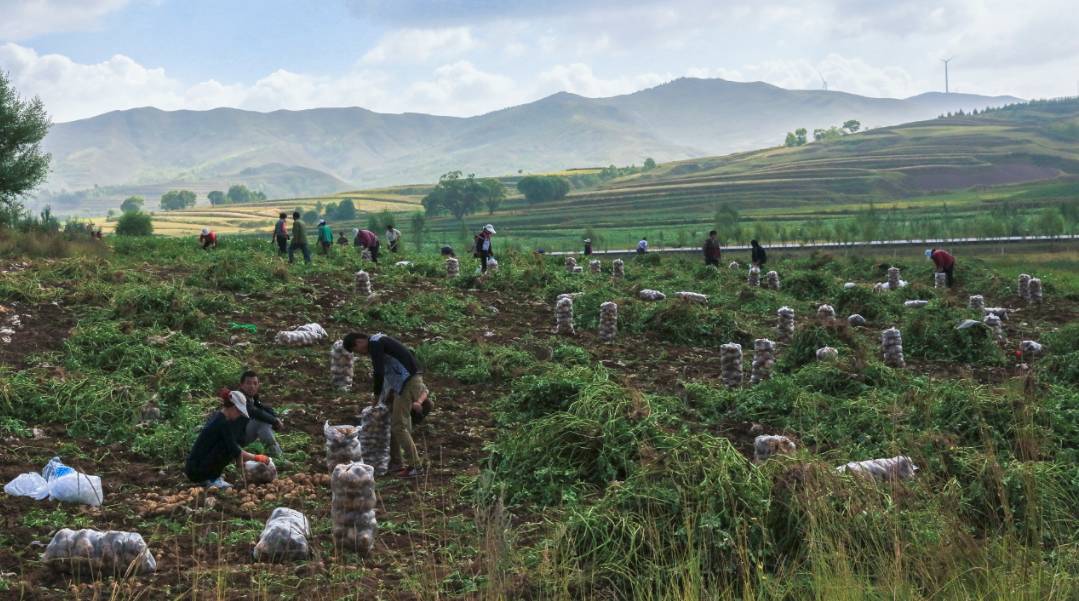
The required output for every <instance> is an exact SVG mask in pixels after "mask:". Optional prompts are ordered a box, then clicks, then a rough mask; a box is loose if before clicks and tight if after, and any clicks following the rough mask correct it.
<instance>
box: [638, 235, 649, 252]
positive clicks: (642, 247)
mask: <svg viewBox="0 0 1079 601" xmlns="http://www.w3.org/2000/svg"><path fill="white" fill-rule="evenodd" d="M646 252H648V238H641V241H640V242H638V243H637V254H638V255H643V254H644V253H646Z"/></svg>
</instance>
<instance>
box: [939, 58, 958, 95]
mask: <svg viewBox="0 0 1079 601" xmlns="http://www.w3.org/2000/svg"><path fill="white" fill-rule="evenodd" d="M953 58H955V57H954V56H949V57H948V58H942V59H940V62H942V63H944V93H945V94H947V93H949V90H948V63H950V62H952V59H953Z"/></svg>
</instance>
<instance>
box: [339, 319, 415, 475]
mask: <svg viewBox="0 0 1079 601" xmlns="http://www.w3.org/2000/svg"><path fill="white" fill-rule="evenodd" d="M343 345H344V347H345V350H347V351H349V352H350V353H366V354H367V355H368V356H369V357H371V371H372V374H371V378H372V380H373V381H374V394H375V396H376V397H377V398H378V400H379V401H383V400H389V399H390V397H392V402H388V403H386V404H387V405H389V407H390V469H391V470H392V471H393V472H394V473H395V474H396V475H397V476H398V477H401V478H411V477H414V476H418V475H419V474H420V473H422V468H421V465H420V455H419V452H417V450H416V443H415V442H414V441H413V440H412V423H413V421H417V420H416V419H415V418H416V417H419V420H418V421H422V420H423V418H424V417H426V416H427V414H428V413H429V412H430V411H431V408H432V407H433V403H432V402H431V400H430V398H429V396H428V391H427V386H425V385H424V384H423V367H422V366H421V365H420V362H419V360H418V359H416V355H415V354H414V353H413V352H412V351H411V350H409V348H408V347H406V346H405V345H403V344H401V343H400V342H399V341H397V340H396V339H394V338H391V337H389V336H386V335H385V334H381V333H379V334H374V335H373V336H368V335H366V334H356V333H353V334H349V335H347V336H345V339H344V341H343ZM402 450H403V451H404V455H405V457H404V460H406V461H407V462H408V463H403V462H402V457H401V453H402Z"/></svg>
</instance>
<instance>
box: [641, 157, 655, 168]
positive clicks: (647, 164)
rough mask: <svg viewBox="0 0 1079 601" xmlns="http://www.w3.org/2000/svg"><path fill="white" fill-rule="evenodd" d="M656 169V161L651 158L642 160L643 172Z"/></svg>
mask: <svg viewBox="0 0 1079 601" xmlns="http://www.w3.org/2000/svg"><path fill="white" fill-rule="evenodd" d="M655 168H656V160H655V159H653V158H652V157H648V158H647V159H645V160H644V170H645V171H651V170H653V169H655Z"/></svg>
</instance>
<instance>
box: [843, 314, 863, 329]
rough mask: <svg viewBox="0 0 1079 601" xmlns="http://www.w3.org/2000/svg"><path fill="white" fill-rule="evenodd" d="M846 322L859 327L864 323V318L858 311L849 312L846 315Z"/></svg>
mask: <svg viewBox="0 0 1079 601" xmlns="http://www.w3.org/2000/svg"><path fill="white" fill-rule="evenodd" d="M847 323H848V324H850V325H851V327H855V328H857V327H861V326H864V325H865V318H864V317H862V316H861V315H860V314H858V313H851V314H850V315H848V316H847Z"/></svg>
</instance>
